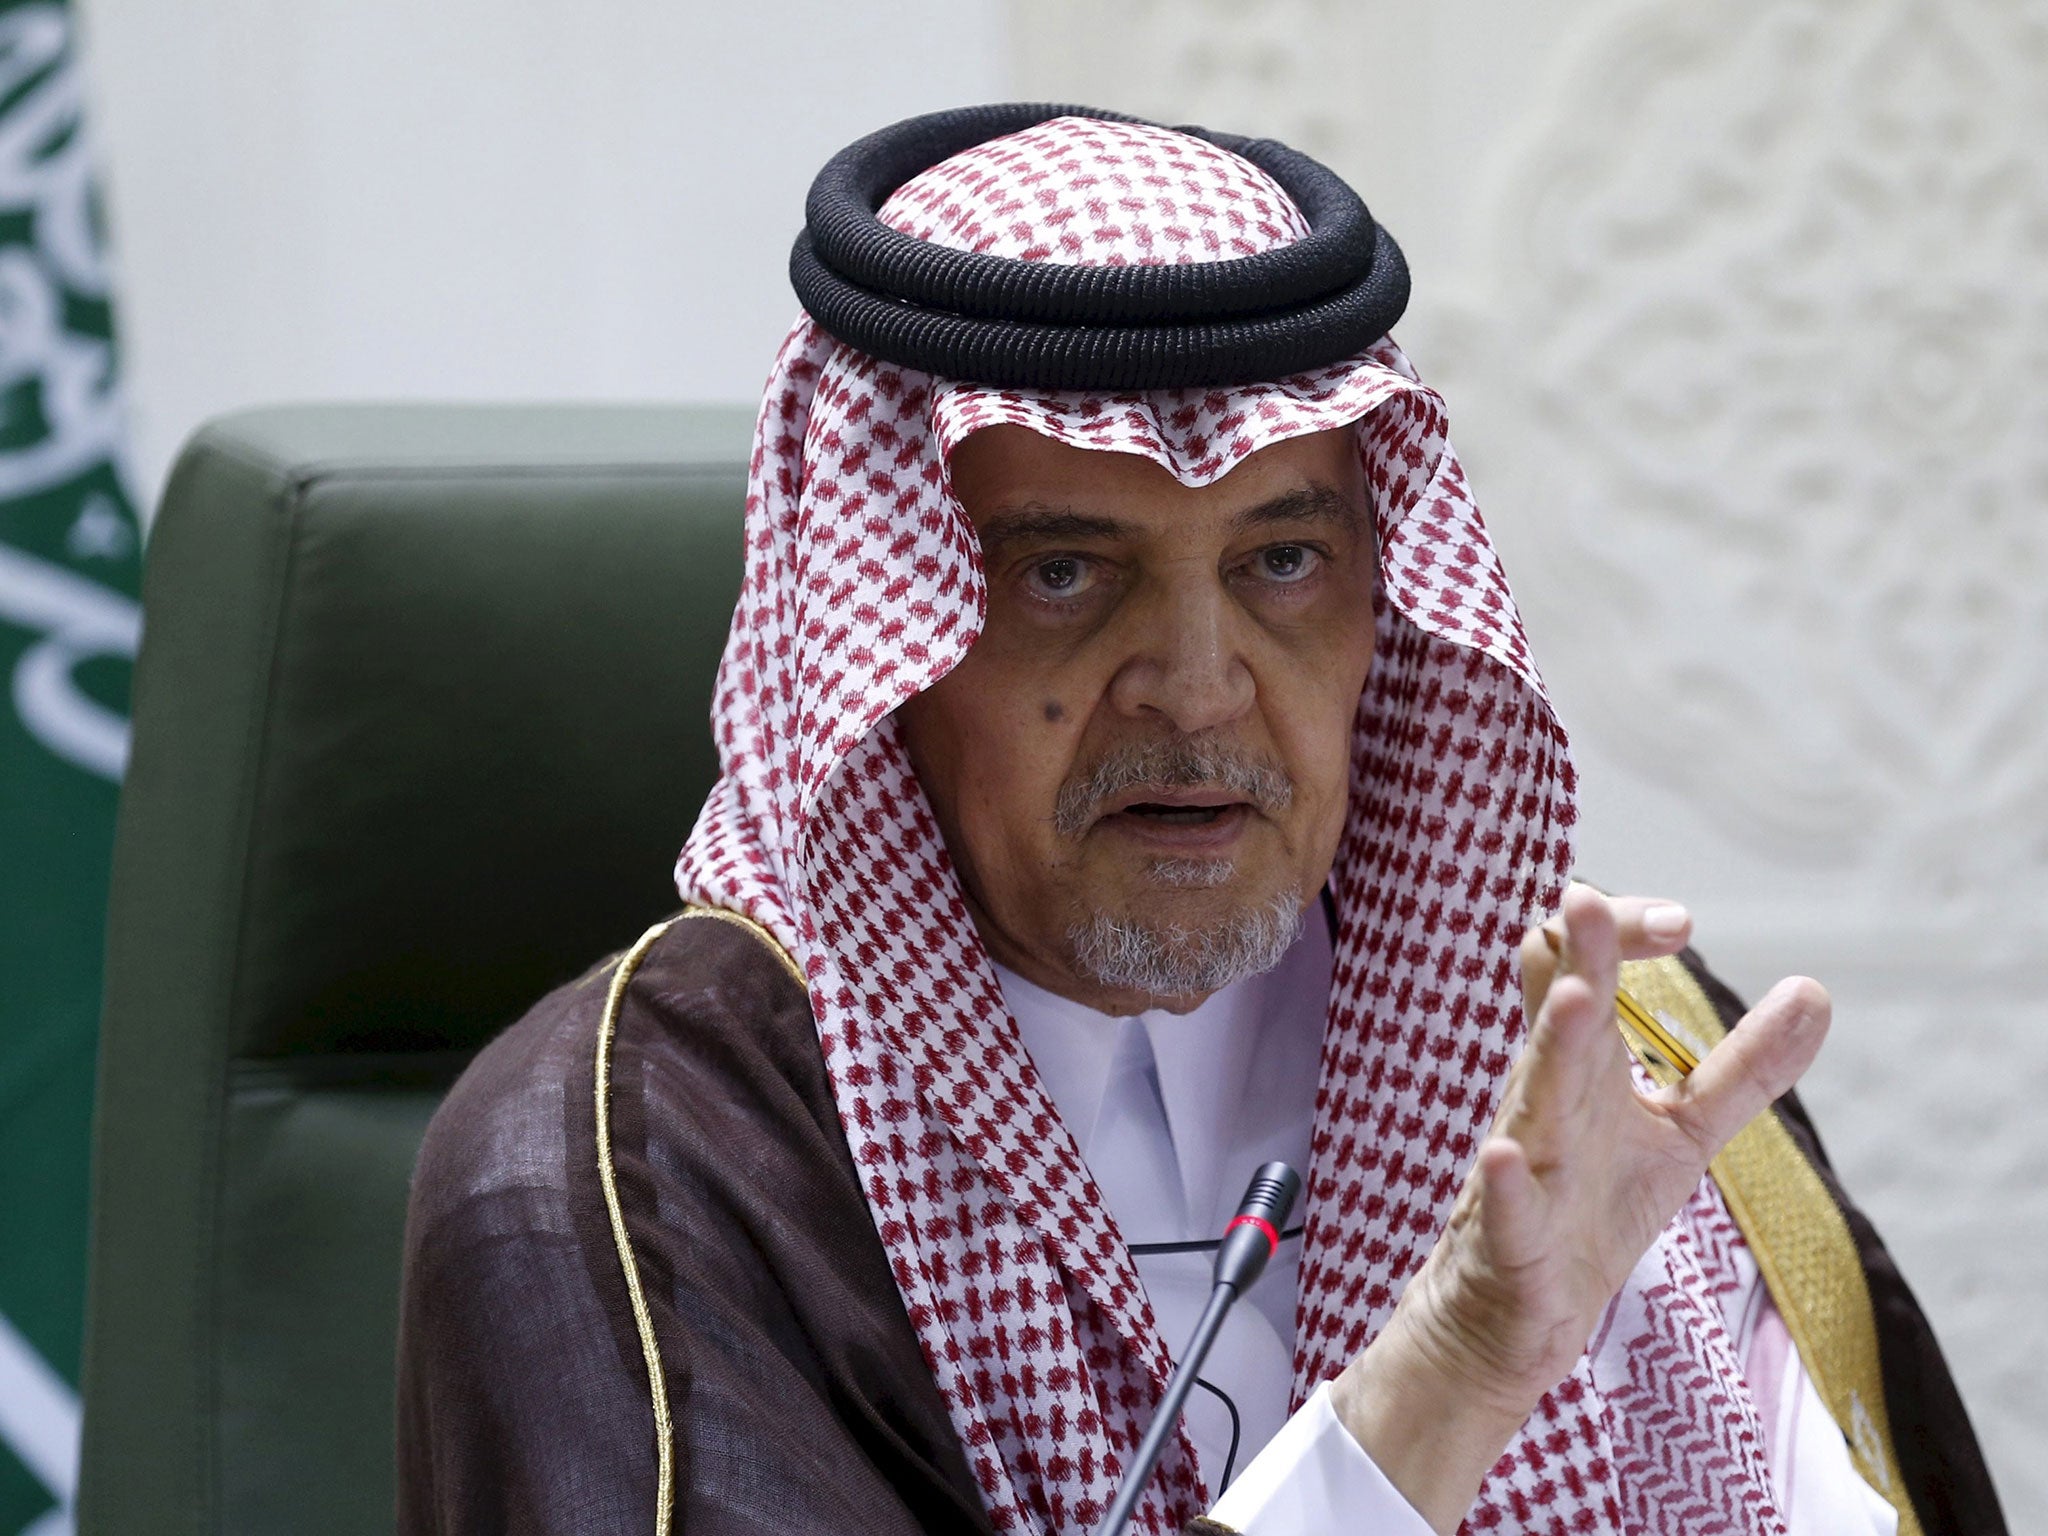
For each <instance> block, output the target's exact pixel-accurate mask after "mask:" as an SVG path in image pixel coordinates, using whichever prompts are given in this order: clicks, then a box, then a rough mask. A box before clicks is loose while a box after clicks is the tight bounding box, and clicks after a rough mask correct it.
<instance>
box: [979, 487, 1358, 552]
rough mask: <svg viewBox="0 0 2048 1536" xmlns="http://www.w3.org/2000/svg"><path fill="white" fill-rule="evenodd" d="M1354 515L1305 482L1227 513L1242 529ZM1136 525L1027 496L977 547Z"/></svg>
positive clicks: (994, 522) (1124, 530)
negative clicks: (1231, 515)
mask: <svg viewBox="0 0 2048 1536" xmlns="http://www.w3.org/2000/svg"><path fill="white" fill-rule="evenodd" d="M1359 521H1360V519H1359V514H1358V508H1356V507H1355V506H1353V505H1352V504H1351V501H1350V498H1348V497H1347V496H1345V495H1344V494H1343V493H1342V492H1340V491H1338V490H1336V489H1335V488H1333V487H1331V486H1327V485H1304V486H1300V487H1297V488H1296V489H1294V490H1291V491H1283V492H1281V493H1280V494H1279V495H1278V496H1275V497H1272V498H1271V499H1269V500H1266V501H1262V502H1260V503H1259V504H1258V505H1256V506H1251V507H1246V508H1244V509H1243V510H1242V511H1240V512H1238V513H1237V514H1236V515H1235V516H1233V517H1232V518H1231V519H1230V527H1231V531H1232V532H1234V533H1244V532H1248V531H1249V530H1251V529H1254V528H1262V527H1265V526H1267V525H1269V524H1273V523H1317V522H1320V523H1331V524H1334V525H1336V526H1337V527H1340V528H1344V529H1346V530H1355V529H1356V528H1357V527H1358V526H1359ZM1138 531H1139V529H1138V526H1137V525H1136V524H1135V523H1129V522H1125V521H1123V520H1122V519H1120V518H1114V517H1105V516H1103V515H1101V514H1099V513H1093V512H1080V511H1077V510H1075V509H1074V508H1072V507H1061V506H1050V505H1047V504H1046V503H1043V502H1032V503H1030V504H1028V505H1025V506H1021V507H1013V508H1009V509H1007V510H1005V511H1002V512H998V513H996V514H995V515H994V516H993V517H991V518H990V519H989V520H988V522H987V523H986V524H984V525H983V527H982V529H981V547H982V551H983V553H984V554H993V553H995V552H996V551H998V550H1000V549H1003V548H1006V547H1007V546H1010V545H1013V544H1054V543H1060V542H1062V541H1065V540H1069V539H1075V540H1086V539H1114V538H1118V537H1121V536H1124V535H1128V534H1133V533H1136V532H1138Z"/></svg>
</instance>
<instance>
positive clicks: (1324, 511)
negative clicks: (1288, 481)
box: [1230, 485, 1359, 533]
mask: <svg viewBox="0 0 2048 1536" xmlns="http://www.w3.org/2000/svg"><path fill="white" fill-rule="evenodd" d="M1268 523H1331V524H1334V525H1335V526H1337V527H1339V528H1342V529H1345V530H1346V531H1356V530H1357V528H1358V525H1359V516H1358V508H1357V507H1355V506H1353V505H1352V504H1351V498H1350V497H1348V496H1346V495H1345V494H1344V493H1343V492H1341V491H1339V490H1337V489H1336V488H1335V487H1334V486H1328V485H1304V486H1301V487H1299V488H1298V489H1296V490H1292V491H1283V492H1281V493H1280V494H1279V495H1278V496H1275V497H1273V498H1272V500H1270V501H1262V502H1260V503H1259V504H1258V505H1257V506H1255V507H1246V508H1245V509H1244V510H1243V511H1242V512H1240V513H1238V514H1237V516H1235V517H1233V518H1232V519H1231V520H1230V526H1231V528H1232V529H1233V530H1234V531H1236V532H1238V533H1244V532H1246V531H1248V530H1250V529H1253V528H1261V527H1264V526H1265V525H1266V524H1268Z"/></svg>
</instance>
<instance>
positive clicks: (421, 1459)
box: [398, 920, 2005, 1536]
mask: <svg viewBox="0 0 2048 1536" xmlns="http://www.w3.org/2000/svg"><path fill="white" fill-rule="evenodd" d="M613 969H614V967H613V966H612V965H611V964H609V963H607V964H606V965H603V966H600V967H599V968H598V969H596V970H594V971H593V972H592V973H590V974H589V975H588V976H586V977H585V978H583V979H582V980H581V981H578V982H575V983H572V984H571V985H569V986H566V987H563V988H561V989H560V990H558V991H556V992H555V993H553V994H551V995H550V996H549V997H547V998H546V999H544V1000H543V1001H542V1002H541V1003H540V1004H539V1005H538V1006H536V1007H535V1008H534V1009H533V1011H532V1012H531V1013H529V1014H528V1015H527V1016H526V1018H525V1019H523V1020H522V1021H521V1022H520V1023H518V1024H517V1025H515V1026H514V1027H513V1028H511V1029H510V1030H508V1031H506V1032H505V1034H504V1035H502V1036H500V1037H499V1038H498V1039H497V1040H496V1041H494V1042H493V1043H492V1044H491V1045H490V1046H489V1048H487V1049H486V1050H485V1051H484V1052H483V1053H482V1055H481V1056H479V1057H478V1059H477V1061H476V1062H475V1064H474V1065H472V1066H471V1068H470V1069H469V1071H468V1072H467V1073H466V1074H464V1076H463V1078H462V1080H461V1081H460V1082H459V1083H458V1084H457V1085H456V1087H455V1089H454V1091H453V1092H452V1093H450V1095H449V1097H448V1100H447V1102H446V1103H445V1104H444V1105H443V1106H442V1108H441V1110H440V1113H439V1114H438V1115H437V1116H436V1117H435V1119H434V1123H433V1126H432V1128H431V1129H430V1130H429V1131H428V1133H427V1138H426V1142H425V1144H424V1146H423V1147H422V1149H421V1152H420V1161H419V1167H418V1171H417V1173H416V1175H415V1177H414V1186H413V1195H412V1208H411V1214H410V1218H409V1221H408V1226H407V1234H406V1260H405V1290H404V1302H403V1313H402V1321H401V1327H400V1341H399V1388H398V1471H399V1511H398V1528H399V1530H400V1532H401V1533H402V1536H455V1533H461V1536H484V1533H499V1532H504V1533H513V1536H540V1533H549V1536H556V1533H569V1532H604V1533H622V1536H624V1533H641V1532H647V1533H653V1532H655V1531H657V1530H658V1529H661V1528H663V1527H662V1526H661V1525H660V1524H658V1521H657V1514H658V1511H659V1510H660V1509H661V1507H662V1505H663V1503H664V1490H663V1486H662V1468H661V1464H660V1458H659V1457H658V1454H657V1443H658V1438H659V1437H658V1435H657V1428H656V1424H657V1419H656V1412H657V1410H656V1404H655V1401H654V1396H655V1395H654V1393H653V1392H652V1391H651V1390H650V1377H649V1368H648V1364H647V1362H648V1360H649V1358H650V1355H651V1356H652V1357H653V1358H656V1359H658V1360H659V1366H660V1374H661V1380H662V1384H663V1386H664V1388H665V1398H666V1403H665V1407H666V1410H667V1412H668V1414H669V1416H670V1418H671V1421H672V1433H671V1434H670V1435H669V1436H668V1437H667V1439H668V1443H669V1446H670V1457H669V1460H670V1465H669V1469H668V1472H669V1488H668V1492H667V1503H668V1507H669V1509H670V1510H671V1511H672V1520H673V1525H672V1526H671V1527H669V1528H671V1529H673V1530H675V1531H677V1532H688V1533H692V1536H699V1533H701V1536H723V1533H728V1532H732V1533H737V1532H750V1533H753V1532H770V1531H772V1532H777V1533H785V1536H806V1533H819V1536H824V1533H828V1532H829V1533H831V1536H854V1533H873V1536H912V1533H917V1532H985V1531H987V1530H988V1529H989V1524H988V1520H987V1516H986V1515H985V1513H984V1512H983V1509H982V1505H981V1500H980V1496H979V1494H978V1492H977V1491H976V1488H975V1486H974V1481H973V1478H972V1477H971V1475H970V1473H969V1471H968V1462H967V1458H966V1457H965V1455H964V1454H963V1453H962V1450H961V1447H960V1444H959V1441H958V1439H957V1437H956V1436H955V1434H954V1431H953V1427H952V1424H951V1421H950V1420H949V1419H948V1417H947V1413H946V1408H945V1404H944V1402H943V1401H942V1400H941V1398H940V1396H939V1392H938V1388H937V1386H936V1385H935V1384H934V1382H933V1380H932V1377H931V1374H930V1372H929V1371H928V1370H927V1368H926V1366H925V1363H924V1359H923V1357H922V1355H921V1353H920V1351H919V1346H918V1342H917V1338H916V1336H915V1334H914V1333H913V1332H912V1330H911V1325H910V1321H909V1318H908V1317H907V1316H906V1314H905V1312H904V1309H903V1302H902V1299H901V1297H900V1295H899V1293H898V1291H897V1288H896V1285H895V1282H894V1280H893V1278H892V1277H891V1274H890V1270H889V1263H888V1260H887V1258H886V1257H885V1256H884V1253H883V1250H882V1245H881V1242H880V1239H879V1238H878V1237H877V1235H876V1233H875V1229H874V1225H873V1223H872V1220H871V1219H870V1216H869V1213H868V1206H867V1202H866V1200H865V1198H864V1197H863V1196H862V1193H861V1189H860V1184H859V1181H858V1179H857V1176H856V1173H855V1169H854V1166H853V1162H852V1159H851V1157H850V1156H849V1154H848V1152H847V1147H846V1142H845V1139H844V1136H843V1135H842V1133H841V1130H840V1126H839V1119H838V1112H837V1110H836V1109H835V1108H834V1105H833V1101H832V1096H831V1091H830V1087H829V1085H828V1083H827V1080H826V1075H825V1067H824V1062H823V1060H822V1058H821V1056H820V1053H819V1047H818V1040H817V1035H816V1033H815V1031H814V1029H813V1027H812V1022H811V1014H810V1009H809V1005H808V1002H807V1000H806V997H805V994H804V991H803V989H802V987H801V986H800V985H799V983H798V982H797V980H796V979H795V977H794V975H793V974H792V973H791V971H790V970H789V968H788V966H787V963H786V962H785V961H784V960H783V959H782V958H781V956H780V955H779V953H778V952H777V951H774V950H772V949H770V948H769V947H768V945H767V944H766V943H764V942H763V940H762V938H761V937H759V936H758V935H757V934H756V933H755V932H752V931H750V930H749V929H748V928H747V927H744V926H741V925H740V924H738V923H733V922H725V921H707V920H695V921H681V922H677V923H675V924H673V925H672V926H670V927H669V928H668V929H667V931H666V932H664V933H663V934H662V935H661V936H660V937H659V938H657V939H656V940H654V941H653V943H652V944H651V946H649V947H648V948H647V949H646V951H645V953H644V954H643V955H642V956H641V957H640V961H639V964H638V967H637V969H634V970H633V971H632V973H631V976H630V980H629V982H628V984H627V985H626V986H625V987H624V989H623V990H622V992H621V994H620V998H619V1004H618V1008H617V1010H616V1015H615V1028H614V1031H613V1034H612V1036H611V1038H610V1040H609V1042H608V1050H606V1051H605V1052H604V1055H605V1056H606V1058H607V1064H608V1069H609V1083H608V1104H609V1114H608V1116H607V1120H608V1127H607V1130H608V1139H609V1159H608V1161H609V1167H610V1180H609V1182H610V1183H611V1185H612V1187H613V1189H614V1190H615V1192H616V1198H617V1202H618V1205H617V1215H618V1220H619V1223H620V1224H621V1225H622V1226H623V1228H624V1231H625V1233H626V1235H627V1240H628V1245H629V1250H630V1255H631V1259H632V1263H633V1271H634V1276H635V1279H634V1281H633V1282H632V1283H631V1285H629V1281H628V1277H627V1271H626V1267H625V1264H624V1262H623V1259H622V1254H621V1250H620V1244H619V1241H618V1232H617V1229H616V1228H615V1226H614V1221H613V1212H612V1208H611V1206H610V1205H609V1203H608V1201H607V1195H606V1189H605V1185H606V1182H607V1180H606V1178H605V1169H604V1163H605V1161H606V1159H604V1158H603V1157H601V1155H600V1146H599V1124H598V1115H597V1103H598V1098H597V1079H596V1069H597V1065H598V1059H599V1054H600V1050H599V1047H600V1037H601V1034H602V1023H603V1018H604V1014H605V1003H606V998H607V990H608V987H609V985H610V981H611V976H612V972H613ZM1695 970H1696V974H1699V975H1700V977H1701V980H1702V981H1703V983H1704V984H1705V986H1706V987H1707V990H1708V992H1709V994H1710V995H1711V996H1713V998H1714V1000H1715V1002H1716V1003H1717V1005H1719V1006H1720V1007H1721V1008H1722V1009H1723V1011H1724V1013H1726V1014H1727V1017H1728V1021H1729V1022H1731V1023H1732V1022H1733V1019H1734V1018H1735V1017H1736V1016H1737V1015H1739V1013H1740V1011H1741V1010H1740V1008H1739V1006H1738V1005H1737V1004H1736V1003H1735V1001H1734V999H1733V997H1732V996H1731V995H1729V994H1728V993H1727V991H1726V989H1725V988H1722V987H1720V986H1719V984H1718V983H1716V982H1714V981H1712V980H1711V978H1709V977H1707V976H1705V974H1704V972H1699V971H1698V970H1697V968H1696V967H1695ZM1779 1113H1780V1114H1781V1115H1783V1116H1784V1118H1785V1119H1786V1121H1787V1123H1788V1124H1789V1125H1790V1127H1791V1128H1792V1131H1793V1134H1794V1135H1795V1137H1796V1138H1797V1139H1798V1140H1799V1142H1800V1144H1801V1146H1802V1148H1803V1149H1805V1150H1806V1151H1807V1153H1808V1155H1809V1156H1811V1157H1813V1158H1815V1159H1816V1161H1818V1162H1819V1166H1820V1167H1821V1170H1822V1174H1823V1177H1824V1178H1825V1179H1826V1180H1827V1184H1828V1188H1829V1191H1830V1193H1831V1194H1833V1195H1834V1197H1835V1198H1836V1199H1837V1201H1839V1202H1840V1203H1841V1204H1842V1205H1843V1208H1844V1210H1845V1211H1846V1212H1847V1214H1848V1218H1849V1221H1850V1224H1851V1227H1852V1229H1853V1231H1854V1233H1855V1236H1856V1239H1857V1242H1858V1246H1859V1247H1860V1248H1861V1250H1862V1254H1863V1259H1864V1267H1865V1271H1866V1274H1867V1276H1868V1280H1869V1285H1870V1290H1871V1296H1872V1301H1873V1305H1874V1307H1875V1310H1876V1317H1877V1326H1878V1330H1879V1338H1880V1347H1881V1352H1882V1356H1883V1367H1884V1389H1885V1395H1886V1401H1887V1405H1888V1407H1889V1410H1890V1414H1891V1425H1892V1431H1893V1437H1894V1440H1895V1442H1896V1445H1897V1450H1898V1455H1899V1460H1900V1463H1901V1465H1902V1467H1903V1468H1904V1471H1905V1475H1906V1480H1907V1482H1908V1484H1909V1486H1910V1488H1911V1490H1912V1496H1913V1500H1914V1504H1915V1507H1916V1509H1917V1511H1918V1513H1919V1515H1920V1519H1921V1524H1922V1526H1923V1527H1924V1528H1925V1530H1926V1531H1927V1532H1929V1533H1930V1536H1932V1533H1944V1536H1946V1533H1956V1536H1964V1533H1967V1536H1997V1533H2001V1532H2003V1531H2004V1529H2005V1526H2004V1521H2003V1519H2002V1517H2001V1516H2000V1514H1999V1511H1998V1505H1997V1500H1996V1497H1995V1495H1994V1494H1993V1492H1992V1488H1991V1482H1990V1478H1989V1476H1988V1474H1987V1473H1986V1471H1985V1468H1984V1463H1983V1460H1982V1457H1981V1456H1980V1454H1979V1452H1978V1450H1977V1445H1976V1441H1975V1438H1974V1436H1973V1435H1972V1433H1971V1430H1970V1425H1969V1421H1968V1419H1967V1418H1966V1416H1965V1415H1964V1412H1963V1408H1962V1404H1961V1402H1960V1400H1959V1399H1958V1397H1957V1395H1956V1390H1955V1387H1954V1384H1953V1382H1952V1381H1951V1380H1950V1377H1949V1373H1948V1369H1947V1366H1946V1365H1945V1363H1944V1362H1943V1360H1942V1357H1941V1352H1940V1349H1939V1348H1938V1346H1937V1345H1936V1344H1935V1341H1934V1338H1933V1335H1932V1333H1931V1332H1930V1331H1929V1329H1928V1326H1927V1323H1926V1320H1925V1319H1924V1318H1923V1317H1922V1316H1921V1313H1920V1311H1919V1308H1918V1307H1917V1306H1916V1305H1915V1303H1914V1301H1913V1298H1912V1296H1911V1294H1910V1292H1908V1291H1907V1289H1906V1287H1905V1284H1904V1282H1903V1281H1902V1280H1901V1279H1900V1278H1899V1276H1898V1272H1897V1270H1896V1268H1895V1267H1894V1266H1893V1264H1892V1262H1891V1259H1890V1257H1889V1256H1888V1255H1887V1254H1886V1252H1885V1250H1884V1247H1883V1245H1882V1244H1881V1243H1880V1242H1879V1241H1878V1238H1877V1235H1876V1233H1875V1232H1874V1231H1872V1229H1871V1227H1870V1224H1869V1222H1868V1221H1866V1220H1864V1218H1863V1217H1862V1216H1861V1214H1860V1213H1859V1212H1857V1211H1856V1210H1855V1208H1854V1207H1853V1206H1851V1205H1849V1204H1848V1202H1847V1201H1846V1199H1845V1198H1844V1197H1843V1196H1842V1194H1841V1191H1840V1188H1839V1186H1838V1185H1836V1184H1835V1183H1834V1181H1833V1176H1832V1174H1831V1173H1829V1172H1828V1171H1827V1168H1826V1164H1825V1161H1824V1160H1822V1159H1821V1156H1820V1153H1819V1148H1818V1143H1817V1142H1816V1140H1815V1138H1814V1136H1813V1132H1812V1128H1811V1126H1810V1124H1809V1123H1808V1122H1807V1120H1806V1117H1805V1114H1804V1112H1803V1111H1802V1110H1801V1109H1800V1108H1799V1106H1798V1104H1797V1103H1796V1102H1795V1101H1794V1100H1792V1099H1790V1098H1788V1099H1787V1100H1785V1101H1784V1102H1783V1103H1781V1105H1780V1107H1779ZM634 1285H637V1288H638V1292H639V1298H640V1306H639V1307H637V1308H636V1305H635V1297H634V1294H633V1288H632V1287H633V1286H634ZM643 1323H644V1324H645V1325H646V1331H645V1332H644V1331H643V1326H642V1325H643ZM648 1332H651V1339H650V1338H649V1337H648V1336H647V1333H648Z"/></svg>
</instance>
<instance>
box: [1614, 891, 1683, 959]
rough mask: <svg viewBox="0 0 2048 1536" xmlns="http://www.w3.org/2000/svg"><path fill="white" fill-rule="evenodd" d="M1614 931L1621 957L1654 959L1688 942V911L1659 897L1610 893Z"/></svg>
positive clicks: (1675, 952) (1677, 949) (1675, 950)
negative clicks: (1619, 946)
mask: <svg viewBox="0 0 2048 1536" xmlns="http://www.w3.org/2000/svg"><path fill="white" fill-rule="evenodd" d="M1607 909H1608V911H1610V912H1611V913H1613V914H1614V927H1615V932H1616V934H1617V935H1618V936H1619V940H1620V944H1621V958H1622V959H1624V960H1654V959H1656V958H1657V957H1658V956H1660V955H1675V954H1677V953H1678V952H1679V951H1680V950H1681V949H1683V948H1685V946H1686V945H1687V944H1688V943H1689V942H1691V939H1692V914H1691V913H1690V912H1688V911H1686V910H1685V908H1684V907H1682V906H1680V905H1679V904H1678V903H1677V902H1675V901H1666V900H1665V899H1664V898H1663V897H1661V896H1610V897H1609V898H1608V899H1607Z"/></svg>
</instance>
